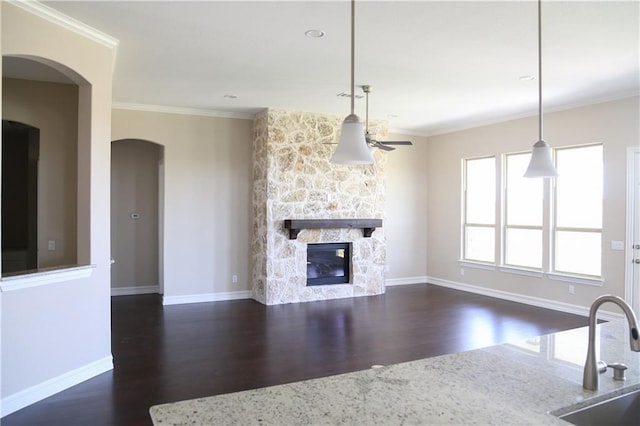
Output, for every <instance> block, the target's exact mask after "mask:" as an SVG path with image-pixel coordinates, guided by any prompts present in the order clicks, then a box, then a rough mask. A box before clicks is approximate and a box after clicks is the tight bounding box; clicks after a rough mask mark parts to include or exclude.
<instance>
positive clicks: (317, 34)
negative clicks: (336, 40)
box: [304, 30, 324, 38]
mask: <svg viewBox="0 0 640 426" xmlns="http://www.w3.org/2000/svg"><path fill="white" fill-rule="evenodd" d="M304 35H306V36H307V37H309V38H322V37H324V31H322V30H307V31H305V32H304Z"/></svg>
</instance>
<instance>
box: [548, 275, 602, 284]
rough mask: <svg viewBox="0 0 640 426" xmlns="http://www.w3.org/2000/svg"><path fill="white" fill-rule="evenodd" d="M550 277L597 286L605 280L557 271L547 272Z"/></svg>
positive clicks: (556, 279)
mask: <svg viewBox="0 0 640 426" xmlns="http://www.w3.org/2000/svg"><path fill="white" fill-rule="evenodd" d="M546 275H547V277H549V279H551V280H554V281H564V282H568V283H575V284H584V285H591V286H595V287H602V286H603V285H604V280H603V279H602V278H588V277H579V276H577V275H567V274H559V273H557V272H549V273H547V274H546Z"/></svg>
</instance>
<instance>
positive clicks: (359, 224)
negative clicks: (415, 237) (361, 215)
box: [284, 219, 382, 240]
mask: <svg viewBox="0 0 640 426" xmlns="http://www.w3.org/2000/svg"><path fill="white" fill-rule="evenodd" d="M284 227H285V229H288V230H289V239H290V240H295V239H296V238H298V234H299V233H300V231H302V230H303V229H337V228H361V229H362V235H363V236H364V237H365V238H368V237H370V236H371V234H372V233H373V231H375V230H376V228H380V227H382V219H286V220H285V221H284Z"/></svg>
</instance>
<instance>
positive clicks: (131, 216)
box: [111, 139, 164, 296]
mask: <svg viewBox="0 0 640 426" xmlns="http://www.w3.org/2000/svg"><path fill="white" fill-rule="evenodd" d="M163 156H164V148H163V147H162V146H161V145H158V144H156V143H153V142H148V141H144V140H139V139H123V140H118V141H114V142H112V143H111V256H112V262H113V264H112V267H111V294H112V295H114V296H118V295H132V294H145V293H162V290H163V289H162V277H163V274H162V270H163V268H162V228H163V227H162V223H163V220H162V219H163V214H162V204H163V203H162V201H161V200H162V199H163V192H164V184H163V182H164V169H163V166H162V164H163Z"/></svg>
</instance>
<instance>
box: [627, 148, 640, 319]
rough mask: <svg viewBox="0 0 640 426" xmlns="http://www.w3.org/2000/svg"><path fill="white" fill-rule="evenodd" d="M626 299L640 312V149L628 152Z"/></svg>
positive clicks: (631, 149)
mask: <svg viewBox="0 0 640 426" xmlns="http://www.w3.org/2000/svg"><path fill="white" fill-rule="evenodd" d="M626 248H627V250H626V252H625V253H626V254H625V260H626V261H625V263H626V268H625V281H626V285H625V287H626V288H625V293H626V295H625V298H626V299H627V301H630V302H631V304H632V307H633V310H634V311H635V312H640V148H639V147H633V148H629V149H628V151H627V244H626Z"/></svg>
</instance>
